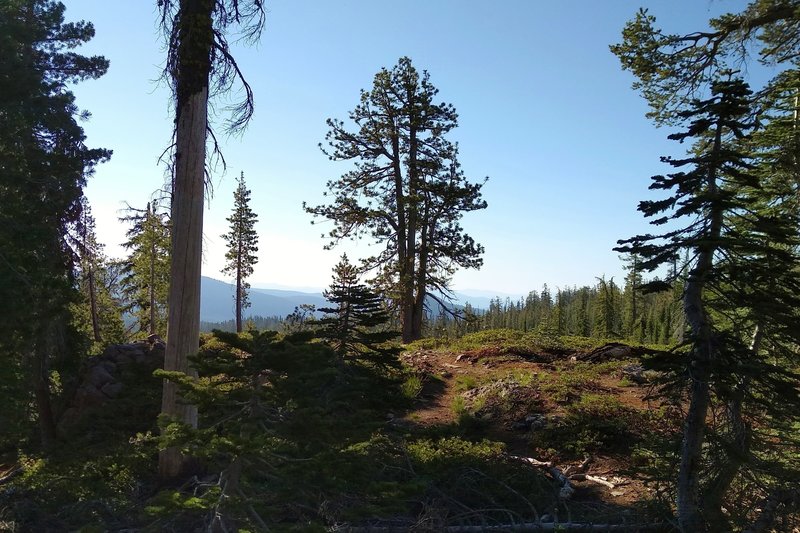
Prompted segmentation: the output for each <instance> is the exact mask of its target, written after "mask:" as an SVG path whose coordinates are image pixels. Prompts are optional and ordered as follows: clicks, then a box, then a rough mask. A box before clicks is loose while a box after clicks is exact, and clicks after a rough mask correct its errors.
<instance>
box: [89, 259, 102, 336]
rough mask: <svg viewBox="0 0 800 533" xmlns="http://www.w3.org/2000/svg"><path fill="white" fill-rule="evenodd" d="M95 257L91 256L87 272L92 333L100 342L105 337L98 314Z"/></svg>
mask: <svg viewBox="0 0 800 533" xmlns="http://www.w3.org/2000/svg"><path fill="white" fill-rule="evenodd" d="M93 259H94V257H90V258H89V261H88V267H87V273H86V274H87V277H88V279H87V282H88V285H89V309H90V312H91V314H92V333H93V335H94V341H95V342H100V341H102V340H103V339H102V336H101V335H100V317H98V316H97V287H96V284H95V280H94V268H93V267H92V264H91V262H92V260H93Z"/></svg>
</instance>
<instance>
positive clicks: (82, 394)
mask: <svg viewBox="0 0 800 533" xmlns="http://www.w3.org/2000/svg"><path fill="white" fill-rule="evenodd" d="M107 399H108V397H107V396H106V395H105V394H103V393H102V392H100V391H99V390H97V388H96V387H93V386H92V385H91V384H86V385H84V386H83V387H81V388H80V389H78V390H77V391H76V392H75V402H74V407H75V408H76V409H77V410H78V411H79V414H82V413H80V412H81V411H83V410H84V409H86V408H87V407H94V406H96V405H101V404H103V403H105V401H106V400H107Z"/></svg>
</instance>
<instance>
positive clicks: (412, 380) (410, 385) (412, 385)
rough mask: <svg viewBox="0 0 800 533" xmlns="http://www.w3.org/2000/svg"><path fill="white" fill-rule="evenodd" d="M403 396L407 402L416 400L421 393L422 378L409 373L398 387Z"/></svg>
mask: <svg viewBox="0 0 800 533" xmlns="http://www.w3.org/2000/svg"><path fill="white" fill-rule="evenodd" d="M400 391H401V392H402V394H403V396H404V397H406V398H408V399H409V400H413V399H415V398H417V397H418V396H419V395H420V393H421V392H422V378H421V377H420V375H419V374H417V373H409V374H408V375H407V377H406V379H405V380H404V381H403V383H402V384H401V385H400Z"/></svg>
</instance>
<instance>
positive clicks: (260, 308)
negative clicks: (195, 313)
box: [200, 276, 491, 322]
mask: <svg viewBox="0 0 800 533" xmlns="http://www.w3.org/2000/svg"><path fill="white" fill-rule="evenodd" d="M201 291H202V292H201V295H202V296H201V302H200V320H201V321H203V322H223V321H226V320H231V319H232V318H233V308H234V303H233V295H234V292H235V287H234V285H233V284H231V283H228V282H225V281H220V280H217V279H214V278H209V277H207V276H203V278H202V281H201ZM454 296H455V298H456V299H455V302H454V305H456V306H461V305H463V304H465V303H467V302H469V303H470V304H471V305H472V306H473V307H474V308H476V309H486V308H488V307H489V301H490V299H491V298H489V297H487V296H485V295H478V294H473V293H461V292H455V293H454ZM250 303H251V306H250V307H249V308H247V309H246V310H245V317H248V316H263V317H271V316H279V317H284V316H286V315H288V314H289V313H291V312H292V311H294V308H295V307H298V306H300V305H302V304H311V305H314V306H316V307H318V308H319V307H325V306H326V305H328V303H327V301H326V300H325V298H324V297H323V296H322V293H321V292H304V291H295V290H288V289H261V288H257V287H253V288H251V289H250ZM430 305H431V306H432V309H433V313H434V314H435V313H437V312H438V307H437V304H436V303H435V302H433V301H431V304H430Z"/></svg>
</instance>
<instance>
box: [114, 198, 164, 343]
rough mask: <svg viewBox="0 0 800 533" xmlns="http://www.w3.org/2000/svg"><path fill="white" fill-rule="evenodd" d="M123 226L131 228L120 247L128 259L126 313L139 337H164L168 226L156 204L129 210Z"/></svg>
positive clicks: (123, 269)
mask: <svg viewBox="0 0 800 533" xmlns="http://www.w3.org/2000/svg"><path fill="white" fill-rule="evenodd" d="M127 211H128V214H127V215H125V216H123V217H121V218H120V220H121V221H122V222H127V223H129V224H131V227H130V228H129V229H128V231H127V232H126V236H127V237H128V240H127V241H126V242H125V243H124V244H123V246H124V247H125V248H126V249H127V250H128V251H129V253H130V255H129V256H128V257H127V259H125V261H124V262H123V268H122V275H123V278H122V288H123V289H122V290H123V295H124V297H125V300H126V305H125V311H127V312H129V313H132V314H133V316H134V317H136V322H137V324H138V333H139V334H143V335H145V336H147V335H154V334H159V335H162V336H163V335H165V334H166V332H167V295H168V293H169V285H170V277H169V272H170V222H169V217H168V215H167V213H165V212H161V211H160V209H159V205H158V202H157V201H156V200H154V201H152V202H148V204H147V207H145V209H143V210H142V209H135V208H132V207H129V208H128V210H127Z"/></svg>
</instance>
